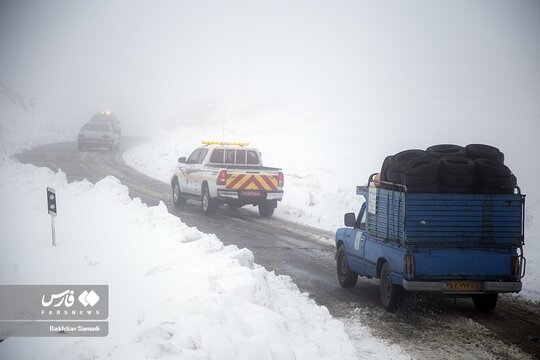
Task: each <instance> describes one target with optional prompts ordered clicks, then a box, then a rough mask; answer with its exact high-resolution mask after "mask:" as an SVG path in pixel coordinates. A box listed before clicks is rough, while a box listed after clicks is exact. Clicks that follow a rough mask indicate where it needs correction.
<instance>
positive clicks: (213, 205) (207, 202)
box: [201, 185, 218, 215]
mask: <svg viewBox="0 0 540 360" xmlns="http://www.w3.org/2000/svg"><path fill="white" fill-rule="evenodd" d="M201 206H202V210H203V213H204V214H205V215H210V214H213V213H215V212H216V210H217V207H218V202H217V201H216V199H212V197H211V196H210V191H209V190H208V186H206V185H205V186H203V190H202V200H201Z"/></svg>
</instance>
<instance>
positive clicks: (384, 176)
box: [381, 155, 392, 181]
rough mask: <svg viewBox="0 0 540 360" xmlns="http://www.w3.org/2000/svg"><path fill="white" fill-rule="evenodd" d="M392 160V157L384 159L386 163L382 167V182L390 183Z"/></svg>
mask: <svg viewBox="0 0 540 360" xmlns="http://www.w3.org/2000/svg"><path fill="white" fill-rule="evenodd" d="M391 158H392V155H389V156H387V157H385V158H384V161H383V163H382V167H381V180H382V181H390V180H389V179H388V174H387V172H388V167H389V166H390V159H391Z"/></svg>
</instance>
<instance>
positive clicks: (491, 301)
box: [472, 293, 499, 313]
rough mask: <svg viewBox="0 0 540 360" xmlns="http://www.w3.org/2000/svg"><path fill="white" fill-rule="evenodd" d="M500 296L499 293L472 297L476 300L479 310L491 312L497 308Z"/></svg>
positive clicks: (476, 306)
mask: <svg viewBox="0 0 540 360" xmlns="http://www.w3.org/2000/svg"><path fill="white" fill-rule="evenodd" d="M498 298H499V294H497V293H494V294H481V295H473V297H472V299H473V302H474V307H475V308H476V310H477V311H478V312H484V313H487V312H490V311H493V310H495V307H496V306H497V299H498Z"/></svg>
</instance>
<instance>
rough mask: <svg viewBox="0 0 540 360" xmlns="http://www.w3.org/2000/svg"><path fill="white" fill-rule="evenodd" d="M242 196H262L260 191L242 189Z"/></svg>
mask: <svg viewBox="0 0 540 360" xmlns="http://www.w3.org/2000/svg"><path fill="white" fill-rule="evenodd" d="M240 196H246V197H261V192H260V191H252V190H248V191H240Z"/></svg>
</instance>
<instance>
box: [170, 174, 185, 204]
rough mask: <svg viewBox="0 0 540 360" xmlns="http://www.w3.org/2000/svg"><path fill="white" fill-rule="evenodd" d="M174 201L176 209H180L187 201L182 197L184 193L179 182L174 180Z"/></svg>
mask: <svg viewBox="0 0 540 360" xmlns="http://www.w3.org/2000/svg"><path fill="white" fill-rule="evenodd" d="M172 199H173V203H174V206H176V207H180V206H182V205H184V204H185V203H186V199H184V198H183V197H182V191H181V190H180V185H179V184H178V180H174V181H173V184H172Z"/></svg>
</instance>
